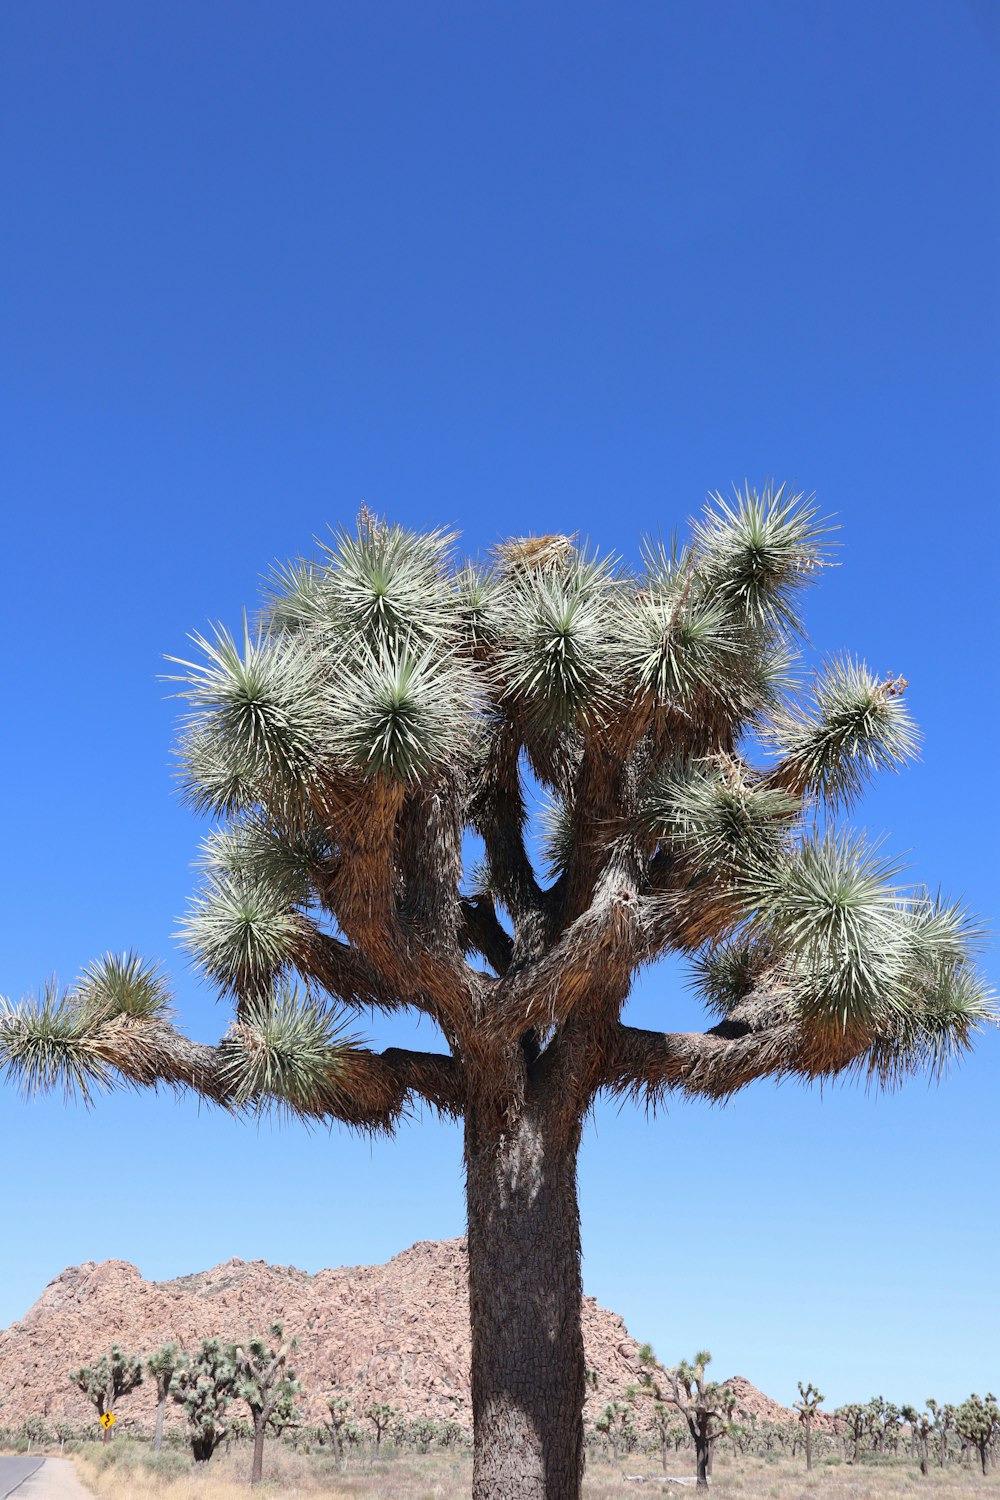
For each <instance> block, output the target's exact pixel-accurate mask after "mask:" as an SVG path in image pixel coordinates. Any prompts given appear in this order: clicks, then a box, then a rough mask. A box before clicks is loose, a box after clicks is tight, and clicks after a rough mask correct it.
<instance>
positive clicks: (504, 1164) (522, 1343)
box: [465, 1100, 585, 1500]
mask: <svg viewBox="0 0 1000 1500" xmlns="http://www.w3.org/2000/svg"><path fill="white" fill-rule="evenodd" d="M579 1144H580V1124H579V1122H578V1121H576V1120H574V1121H572V1122H571V1123H569V1124H560V1122H559V1121H558V1120H557V1119H555V1118H554V1117H553V1116H552V1115H551V1114H549V1115H547V1114H546V1111H545V1109H544V1108H543V1107H541V1106H540V1105H539V1104H538V1103H537V1102H533V1101H530V1100H529V1102H528V1103H526V1104H525V1105H524V1106H523V1107H522V1110H521V1113H520V1116H519V1118H517V1119H515V1120H513V1121H510V1120H508V1119H504V1118H503V1117H500V1119H499V1120H498V1119H497V1118H496V1116H495V1113H494V1111H492V1110H489V1109H487V1108H483V1109H477V1108H476V1107H475V1106H473V1107H471V1108H470V1110H469V1112H468V1114H467V1117H466V1126H465V1173H466V1198H467V1205H468V1221H469V1300H470V1311H471V1316H472V1414H473V1426H474V1435H475V1448H474V1459H473V1480H472V1493H473V1500H579V1496H580V1489H581V1484H582V1481H583V1453H584V1447H583V1402H584V1394H585V1391H584V1359H583V1333H582V1329H581V1323H580V1297H581V1282H580V1218H579V1210H578V1207H577V1194H576V1157H577V1150H578V1148H579Z"/></svg>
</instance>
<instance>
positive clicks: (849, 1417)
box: [834, 1401, 868, 1464]
mask: <svg viewBox="0 0 1000 1500" xmlns="http://www.w3.org/2000/svg"><path fill="white" fill-rule="evenodd" d="M834 1416H835V1417H836V1418H837V1420H838V1421H839V1422H840V1424H841V1428H842V1430H843V1432H844V1435H845V1437H846V1438H847V1442H848V1443H849V1445H850V1449H851V1451H850V1454H849V1458H850V1462H851V1463H852V1464H856V1463H857V1461H858V1459H859V1458H860V1457H861V1444H862V1441H863V1439H864V1436H865V1433H866V1432H867V1430H868V1408H867V1407H866V1406H862V1405H861V1403H860V1401H849V1402H848V1404H847V1405H846V1406H838V1407H837V1410H836V1411H835V1412H834Z"/></svg>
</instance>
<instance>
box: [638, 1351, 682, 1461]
mask: <svg viewBox="0 0 1000 1500" xmlns="http://www.w3.org/2000/svg"><path fill="white" fill-rule="evenodd" d="M639 1364H640V1367H641V1368H640V1373H639V1391H640V1393H641V1394H642V1395H644V1396H648V1397H650V1399H651V1400H652V1403H653V1405H652V1410H651V1414H650V1425H651V1427H652V1429H653V1432H654V1433H655V1435H656V1441H657V1443H658V1445H659V1449H660V1462H661V1464H662V1465H663V1472H664V1474H665V1473H666V1472H667V1468H668V1467H669V1463H668V1455H669V1452H670V1444H671V1441H672V1435H673V1433H674V1432H677V1431H679V1430H680V1429H679V1428H675V1427H674V1426H673V1425H672V1423H673V1417H674V1411H673V1407H672V1406H671V1405H670V1404H669V1397H668V1395H667V1393H666V1391H665V1389H664V1386H663V1384H662V1383H661V1381H660V1367H659V1365H658V1363H657V1360H656V1355H655V1354H654V1353H653V1346H652V1344H643V1345H642V1346H641V1348H640V1349H639ZM682 1436H683V1434H682Z"/></svg>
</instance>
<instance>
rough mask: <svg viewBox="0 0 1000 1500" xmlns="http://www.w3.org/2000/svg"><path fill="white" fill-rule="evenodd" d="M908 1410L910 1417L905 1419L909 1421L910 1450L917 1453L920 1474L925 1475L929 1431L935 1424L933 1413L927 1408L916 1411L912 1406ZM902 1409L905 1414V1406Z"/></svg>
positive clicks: (927, 1468) (927, 1467)
mask: <svg viewBox="0 0 1000 1500" xmlns="http://www.w3.org/2000/svg"><path fill="white" fill-rule="evenodd" d="M910 1410H911V1411H912V1412H913V1417H912V1419H909V1418H908V1419H907V1420H909V1421H910V1432H911V1433H912V1437H913V1441H912V1445H911V1450H910V1451H911V1453H914V1452H915V1453H918V1454H919V1456H920V1472H921V1474H923V1475H924V1476H926V1475H927V1473H928V1470H929V1466H930V1465H929V1460H930V1440H931V1433H932V1432H933V1431H934V1426H935V1422H934V1413H933V1412H932V1411H929V1410H928V1411H916V1410H915V1409H914V1408H913V1407H911V1408H910ZM903 1411H904V1415H905V1413H906V1408H905V1407H904V1408H903Z"/></svg>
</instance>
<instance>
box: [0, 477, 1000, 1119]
mask: <svg viewBox="0 0 1000 1500" xmlns="http://www.w3.org/2000/svg"><path fill="white" fill-rule="evenodd" d="M455 541H456V538H455V537H453V536H452V535H450V534H447V533H445V532H442V531H433V532H430V533H427V534H422V535H421V534H416V533H413V532H410V531H406V530H404V529H402V528H400V527H398V526H393V525H389V524H387V523H385V522H382V521H380V520H377V519H376V518H374V517H373V516H371V515H369V514H368V513H367V512H363V513H362V516H361V517H360V520H359V524H358V527H357V530H356V531H355V532H347V531H342V532H338V533H335V534H334V535H333V536H331V537H330V538H329V540H327V541H325V542H323V543H321V544H320V545H319V550H318V553H317V555H316V556H315V557H313V558H311V559H308V560H299V561H295V562H292V563H290V564H288V565H286V566H284V567H280V568H277V569H275V570H274V572H273V574H272V576H271V578H270V580H269V582H268V585H267V588H266V591H265V598H264V602H263V607H262V609H261V611H260V614H259V616H258V618H257V619H256V621H255V622H254V623H253V624H250V623H249V622H248V621H247V620H244V627H243V631H242V633H241V634H240V635H239V636H238V637H234V636H233V635H231V634H230V633H229V632H228V631H227V630H226V629H225V628H223V627H219V628H218V629H217V630H216V632H215V633H214V634H213V635H211V636H209V637H198V638H197V639H196V645H197V648H198V656H197V658H196V659H194V660H192V661H190V662H177V663H175V665H174V678H175V681H176V683H177V686H178V689H179V691H180V692H181V694H182V695H184V696H185V697H186V698H187V700H188V704H189V712H188V716H187V719H186V722H185V725H184V729H183V734H182V740H181V745H180V763H181V768H182V769H181V775H182V784H183V789H184V794H185V796H186V797H187V799H188V800H189V802H190V803H191V804H192V806H194V807H195V808H196V809H198V810H199V811H200V812H202V813H205V814H207V815H209V816H210V817H211V818H212V819H213V820H214V821H215V826H214V827H213V830H212V832H211V833H210V834H209V836H208V837H207V839H206V841H205V845H204V850H203V865H204V882H203V887H202V889H201V891H200V893H199V894H198V895H197V897H196V899H195V900H194V902H193V904H192V906H191V909H190V911H189V912H188V914H187V917H186V919H185V922H184V936H185V942H186V944H187V946H188V947H189V949H190V951H191V952H192V953H193V955H194V956H195V959H196V961H197V963H198V964H199V965H200V966H201V968H202V969H203V970H204V971H205V973H206V974H208V975H209V976H210V977H211V978H212V980H213V981H214V982H215V983H216V984H217V985H218V986H219V988H220V989H221V990H222V991H224V992H225V993H227V994H230V995H231V996H232V997H233V999H234V1002H235V1007H236V1009H235V1016H234V1020H233V1024H232V1025H231V1027H230V1029H229V1030H228V1032H227V1033H226V1035H225V1037H224V1038H223V1040H222V1042H221V1044H220V1045H219V1046H217V1047H207V1046H203V1045H200V1044H196V1043H194V1042H192V1041H190V1040H188V1039H187V1038H186V1037H184V1036H183V1035H182V1034H181V1033H180V1032H179V1031H178V1030H177V1029H176V1028H175V1027H174V1025H173V1023H172V1019H171V1013H170V996H169V991H168V986H167V983H166V980H165V979H164V977H163V975H162V973H161V971H160V970H159V968H158V967H156V966H155V965H153V964H151V963H148V962H146V961H144V960H142V959H140V958H139V957H138V956H137V955H134V954H127V955H124V956H114V955H108V956H106V957H105V958H103V959H101V960H99V961H98V962H97V963H95V964H94V965H92V966H91V967H90V968H89V969H87V970H86V971H85V972H84V974H83V976H82V978H81V979H80V980H79V981H78V982H77V983H76V984H75V985H74V986H73V987H72V988H71V989H70V990H69V991H68V992H65V993H60V992H58V991H57V990H55V988H54V987H53V988H50V989H49V990H47V991H46V992H45V993H44V994H43V995H42V997H41V998H40V999H39V1000H37V1001H34V1002H27V1003H25V1002H22V1003H20V1004H11V1003H9V1002H8V1003H6V1004H5V1006H4V1010H3V1014H2V1019H0V1058H2V1059H3V1062H4V1064H5V1066H6V1069H7V1071H8V1072H9V1073H10V1074H12V1075H13V1076H15V1077H17V1078H19V1079H20V1080H21V1081H22V1083H23V1084H24V1085H25V1086H26V1087H27V1088H29V1089H32V1088H35V1087H51V1086H52V1085H62V1086H64V1087H65V1088H66V1089H68V1090H71V1091H79V1092H81V1093H83V1094H84V1095H86V1094H88V1093H89V1092H90V1091H91V1090H92V1089H93V1088H94V1087H101V1086H106V1085H108V1084H109V1083H111V1082H112V1080H113V1078H114V1076H115V1075H116V1074H117V1075H119V1076H121V1077H122V1078H124V1079H125V1080H127V1081H128V1082H130V1083H135V1084H156V1083H159V1082H166V1083H168V1084H173V1085H178V1086H181V1087H190V1088H193V1089H196V1090H197V1091H198V1092H199V1093H202V1094H204V1095H207V1096H208V1097H209V1098H212V1099H214V1100H216V1101H217V1102H218V1103H220V1104H223V1105H225V1106H227V1107H230V1108H234V1109H249V1110H255V1109H259V1108H262V1107H265V1106H267V1105H268V1104H274V1103H277V1104H278V1105H280V1106H281V1107H283V1108H285V1109H287V1110H289V1111H291V1112H292V1113H295V1114H298V1115H302V1116H305V1117H312V1118H322V1119H337V1120H342V1121H345V1122H347V1123H348V1124H351V1125H358V1126H363V1127H365V1128H369V1129H385V1128H391V1127H392V1125H393V1124H394V1122H395V1121H396V1120H397V1119H398V1117H399V1115H400V1113H401V1112H402V1111H403V1110H404V1109H406V1108H407V1106H408V1105H409V1104H410V1103H411V1102H413V1101H414V1100H423V1101H427V1102H429V1103H430V1104H431V1105H433V1106H434V1107H436V1108H437V1109H440V1110H442V1111H444V1112H448V1113H453V1114H461V1113H463V1111H464V1109H465V1106H466V1102H467V1098H468V1095H469V1090H470V1087H471V1088H476V1087H477V1086H478V1083H479V1082H481V1081H482V1078H483V1075H484V1071H488V1072H489V1077H490V1087H491V1089H492V1090H493V1091H494V1092H498V1093H502V1092H503V1091H504V1090H505V1089H506V1090H507V1091H508V1092H510V1093H512V1094H513V1095H515V1096H516V1095H517V1093H518V1091H519V1090H520V1089H521V1088H522V1087H523V1079H522V1078H521V1077H520V1070H523V1068H524V1066H525V1065H527V1066H531V1065H532V1064H534V1063H537V1062H538V1060H539V1059H540V1058H541V1057H542V1056H543V1055H544V1056H545V1057H546V1058H547V1059H548V1063H547V1064H546V1065H547V1066H554V1065H555V1062H556V1059H557V1057H558V1056H559V1054H560V1053H567V1052H569V1051H572V1053H573V1069H572V1073H573V1078H574V1081H575V1082H574V1087H575V1097H574V1099H573V1100H572V1102H571V1106H570V1107H571V1108H574V1109H576V1108H585V1107H586V1105H587V1103H588V1102H589V1100H590V1099H591V1098H592V1097H593V1096H594V1094H596V1093H597V1092H598V1091H599V1090H601V1089H606V1090H609V1091H611V1092H617V1093H635V1094H638V1095H643V1096H645V1097H646V1098H647V1099H651V1100H655V1099H656V1098H658V1097H659V1096H660V1095H661V1094H663V1093H664V1092H666V1091H670V1090H678V1091H681V1092H690V1093H697V1094H706V1095H709V1096H712V1097H723V1096H726V1095H728V1094H730V1093H732V1092H733V1091H734V1090H736V1089H739V1088H741V1087H742V1086H743V1085H744V1084H746V1083H748V1082H750V1081H751V1080H752V1079H754V1078H757V1077H760V1076H762V1075H772V1076H774V1075H781V1074H797V1075H800V1076H803V1077H807V1078H815V1077H822V1076H825V1075H831V1074H834V1073H838V1072H841V1071H843V1070H844V1069H851V1068H853V1069H856V1070H859V1071H861V1072H864V1073H867V1074H871V1075H873V1076H875V1077H876V1078H877V1079H879V1080H880V1081H892V1080H894V1079H897V1078H899V1077H900V1076H901V1075H902V1074H904V1073H905V1072H906V1071H908V1070H910V1069H914V1068H922V1067H924V1066H928V1065H929V1066H930V1067H932V1068H937V1067H940V1066H941V1065H943V1064H944V1063H945V1061H946V1060H947V1059H948V1058H949V1057H950V1056H951V1055H952V1054H954V1053H955V1052H958V1051H961V1050H962V1049H963V1048H965V1047H966V1046H967V1045H968V1043H969V1039H970V1035H971V1033H972V1032H973V1031H974V1029H975V1028H976V1027H977V1025H979V1024H980V1023H981V1022H982V1021H983V1020H984V1019H985V1018H986V1016H987V1015H988V1014H989V1009H990V1006H989V997H988V996H987V994H986V992H985V990H984V987H983V984H982V982H981V980H980V978H979V977H978V975H977V973H976V970H975V968H974V964H973V955H974V951H975V947H976V943H977V939H978V935H979V934H978V928H977V925H976V923H975V922H974V920H973V919H972V918H971V917H970V916H969V915H968V913H967V912H966V911H965V910H964V909H963V908H962V907H960V906H959V905H956V904H953V903H951V902H949V901H947V900H945V899H943V898H942V897H940V896H938V895H935V894H932V893H930V892H929V891H927V890H924V889H921V888H910V887H907V886H905V885H904V884H903V882H902V880H901V874H900V871H899V869H898V867H897V866H896V865H895V864H894V863H893V861H891V860H890V859H889V857H888V856H887V855H886V854H885V852H884V851H883V849H882V848H881V846H880V845H879V844H877V843H872V842H871V841H870V840H868V839H867V838H866V837H865V836H864V835H863V834H861V833H859V832H855V831H852V830H850V829H848V828H844V827H839V826H837V824H836V822H835V817H836V815H838V814H841V813H842V812H843V811H844V810H847V809H849V808H850V807H851V805H852V804H853V803H854V802H855V801H856V799H857V798H858V797H859V795H860V794H861V793H862V792H863V790H864V788H865V787H866V785H867V784H868V781H869V779H870V778H871V777H872V776H873V775H874V774H875V773H878V772H881V771H884V770H886V769H893V768H895V767H897V766H899V765H900V764H901V763H902V762H904V761H905V760H906V759H907V758H908V757H910V756H911V755H912V754H913V752H914V749H915V747H916V744H917V733H916V730H915V728H914V725H913V723H912V721H911V718H910V715H909V712H908V710H907V708H906V703H905V695H904V689H905V686H906V684H905V683H904V682H903V680H902V679H901V678H899V677H898V676H894V675H891V674H889V675H884V674H879V673H877V672H875V671H872V670H870V669H869V668H868V667H867V666H866V665H865V664H864V663H863V662H861V661H859V660H856V659H854V658H852V657H848V656H840V657H834V658H832V659H830V660H829V661H828V662H826V664H825V665H824V666H823V667H822V668H821V670H820V671H819V672H818V673H817V674H816V675H815V676H813V677H811V678H803V677H802V676H801V675H800V674H798V673H797V669H796V658H797V650H798V644H799V640H800V631H801V619H800V603H801V596H802V594H803V592H804V590H805V589H806V588H807V587H808V586H809V585H810V584H811V583H812V582H813V581H814V580H815V579H816V577H817V576H818V575H819V573H820V571H821V569H822V568H823V566H824V564H825V562H826V561H827V542H828V528H827V527H826V525H825V524H824V523H823V522H822V521H821V520H820V519H819V517H818V515H817V512H816V510H815V508H814V507H813V505H812V504H811V503H810V502H809V501H807V500H806V499H804V498H803V497H801V496H797V495H790V494H786V493H785V492H784V491H783V490H772V489H766V490H765V491H764V493H763V494H759V495H758V494H757V493H755V492H753V491H749V490H748V491H746V492H743V493H738V494H736V495H735V496H734V498H733V499H731V500H728V501H727V500H723V499H722V498H721V497H718V496H717V497H715V498H714V499H713V500H712V501H711V502H710V503H709V505H708V506H707V508H706V510H705V512H704V513H703V515H702V516H701V517H700V518H699V519H697V520H695V521H694V522H693V523H692V527H691V534H690V539H689V540H688V541H687V542H686V543H685V544H684V545H681V544H679V543H676V542H675V543H672V544H670V545H666V544H664V543H663V542H662V541H656V540H647V541H646V542H645V543H644V544H643V550H642V558H643V561H642V565H641V567H640V568H638V569H635V568H632V567H627V566H625V565H624V564H623V563H622V562H621V561H620V560H619V559H617V558H615V557H613V556H599V555H598V554H597V553H595V552H593V551H591V550H590V549H588V548H587V547H584V546H579V545H577V543H576V542H575V541H574V540H573V539H571V538H567V537H538V538H522V539H519V540H514V541H511V542H508V543H505V544H503V545H500V546H498V547H497V548H496V549H495V552H494V553H493V554H492V555H491V556H490V557H489V558H487V559H486V560H485V561H484V562H479V563H470V562H463V561H461V560H459V559H458V558H457V557H456V556H455V552H454V548H455ZM536 791H537V792H539V793H540V794H541V795H542V796H543V797H544V799H545V815H544V823H545V832H544V840H543V847H542V853H541V857H537V851H536V850H535V848H534V845H533V841H532V839H531V837H530V829H529V802H530V799H531V797H532V796H533V795H534V794H535V792H536ZM472 848H474V849H475V850H476V851H477V852H478V857H477V858H475V860H474V861H473V860H470V859H469V857H468V856H469V851H470V849H472ZM533 855H536V857H533ZM668 951H679V952H681V953H684V954H687V955H689V956H690V958H691V962H692V980H693V983H694V984H695V986H696V988H697V990H698V991H699V993H700V994H701V996H702V997H703V999H704V1001H705V1004H706V1007H707V1009H708V1011H709V1012H710V1014H711V1015H713V1016H714V1017H715V1018H716V1023H715V1024H714V1025H712V1026H710V1027H709V1028H708V1029H707V1030H706V1032H704V1033H703V1034H697V1035H693V1034H686V1035H685V1034H671V1033H669V1032H663V1033H660V1032H650V1031H640V1030H636V1029H634V1028H630V1027H627V1026H624V1025H622V1024H621V1023H620V1021H619V1013H620V1010H621V1007H622V1005H623V1002H624V1000H625V998H626V996H627V994H628V992H629V988H630V985H631V983H632V980H633V978H634V976H635V974H636V972H637V971H638V970H639V969H641V968H642V967H643V966H644V965H647V964H649V963H650V962H652V961H653V960H655V959H656V958H657V957H658V956H659V955H661V954H663V953H665V952H668ZM595 980H596V981H597V982H595ZM370 1005H374V1006H376V1007H380V1008H382V1009H384V1010H391V1009H395V1008H398V1007H412V1008H413V1009H415V1010H417V1011H420V1012H423V1013H426V1014H427V1015H429V1016H431V1017H432V1018H433V1020H434V1021H435V1022H436V1023H437V1025H438V1027H439V1028H440V1030H441V1032H442V1034H443V1036H444V1038H445V1040H446V1042H447V1044H448V1052H447V1053H416V1052H404V1051H401V1050H399V1049H389V1050H387V1051H384V1052H382V1053H375V1052H373V1051H372V1050H370V1049H369V1048H367V1047H365V1046H364V1045H362V1043H361V1042H360V1040H359V1039H358V1037H357V1036H356V1035H355V1026H356V1022H355V1019H354V1018H355V1017H356V1015H357V1013H358V1012H359V1011H361V1010H362V1009H364V1008H365V1007H368V1006H370ZM499 1059H506V1060H507V1061H506V1063H503V1064H502V1065H498V1060H499Z"/></svg>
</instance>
